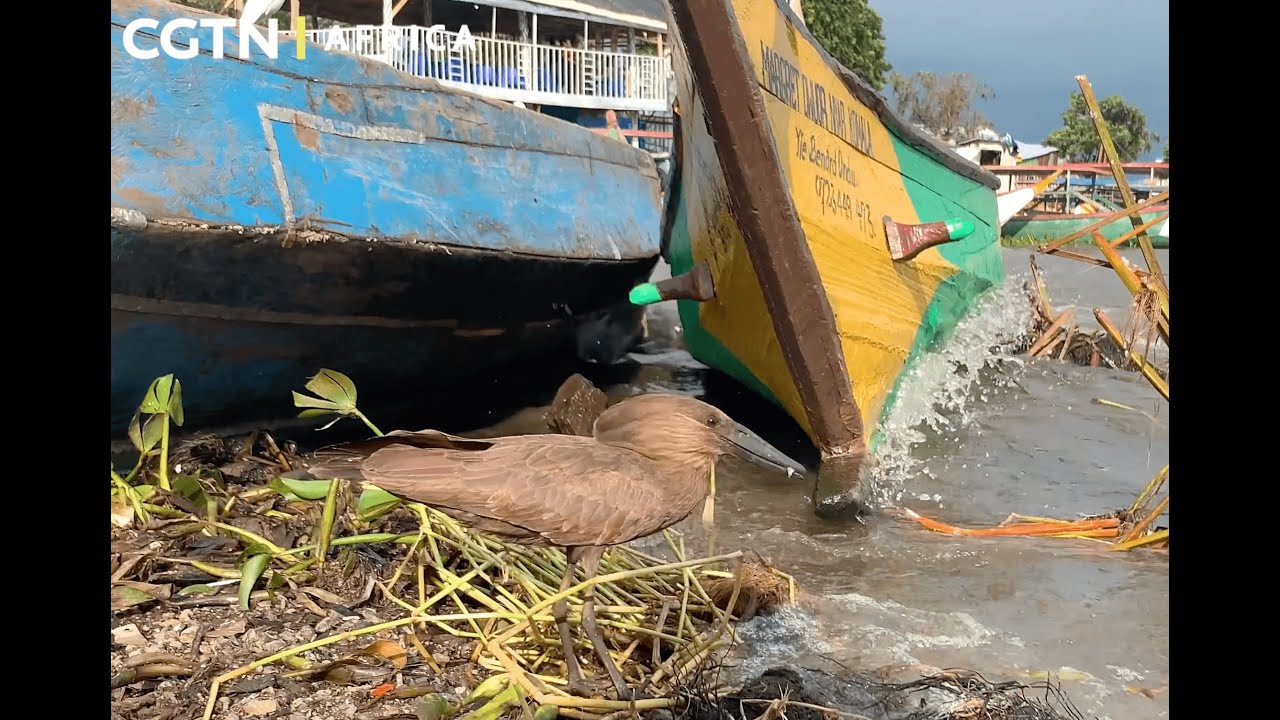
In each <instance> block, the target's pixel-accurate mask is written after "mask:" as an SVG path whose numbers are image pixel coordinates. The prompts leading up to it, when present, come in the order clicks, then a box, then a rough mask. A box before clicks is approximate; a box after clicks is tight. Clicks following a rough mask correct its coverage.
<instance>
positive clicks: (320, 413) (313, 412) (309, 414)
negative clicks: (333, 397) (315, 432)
mask: <svg viewBox="0 0 1280 720" xmlns="http://www.w3.org/2000/svg"><path fill="white" fill-rule="evenodd" d="M293 395H294V398H293V403H294V405H296V406H298V407H302V406H301V405H298V398H303V399H305V400H309V398H307V396H306V395H299V394H298V393H296V392H295V393H294V394H293ZM320 402H326V401H324V400H321V401H320ZM332 414H333V411H332V410H320V409H318V408H311V409H309V410H303V411H302V412H300V413H298V417H300V418H313V417H324V416H325V415H332Z"/></svg>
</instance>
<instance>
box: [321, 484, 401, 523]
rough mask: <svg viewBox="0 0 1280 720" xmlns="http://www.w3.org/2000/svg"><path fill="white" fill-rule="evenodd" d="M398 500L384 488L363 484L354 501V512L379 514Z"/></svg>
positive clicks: (363, 514)
mask: <svg viewBox="0 0 1280 720" xmlns="http://www.w3.org/2000/svg"><path fill="white" fill-rule="evenodd" d="M326 485H327V483H326ZM398 502H400V498H398V497H396V496H395V495H392V494H391V493H389V492H387V491H386V490H383V489H382V488H380V487H375V486H373V485H365V488H364V491H363V492H361V493H360V499H359V500H357V501H356V512H357V513H358V514H359V515H361V516H369V515H381V514H382V513H383V512H386V511H387V510H390V509H391V508H392V507H394V506H395V504H396V503H398Z"/></svg>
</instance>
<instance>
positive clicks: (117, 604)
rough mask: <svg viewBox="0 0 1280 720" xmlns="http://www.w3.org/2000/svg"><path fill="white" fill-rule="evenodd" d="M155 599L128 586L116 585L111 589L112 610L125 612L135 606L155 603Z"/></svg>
mask: <svg viewBox="0 0 1280 720" xmlns="http://www.w3.org/2000/svg"><path fill="white" fill-rule="evenodd" d="M155 600H156V599H155V598H154V597H152V596H151V595H148V594H147V593H144V592H142V591H141V590H138V589H136V588H131V587H129V586H127V585H116V586H115V587H113V588H111V609H112V610H125V609H127V608H131V607H133V606H135V605H142V604H143V603H149V602H155Z"/></svg>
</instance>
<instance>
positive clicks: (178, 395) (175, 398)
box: [167, 378, 185, 427]
mask: <svg viewBox="0 0 1280 720" xmlns="http://www.w3.org/2000/svg"><path fill="white" fill-rule="evenodd" d="M167 407H168V413H169V417H171V418H173V424H175V425H177V426H179V427H181V426H182V421H183V420H184V419H185V418H184V416H183V414H182V381H180V380H178V379H176V378H175V379H174V381H173V392H172V393H171V394H170V395H169V404H168V406H167Z"/></svg>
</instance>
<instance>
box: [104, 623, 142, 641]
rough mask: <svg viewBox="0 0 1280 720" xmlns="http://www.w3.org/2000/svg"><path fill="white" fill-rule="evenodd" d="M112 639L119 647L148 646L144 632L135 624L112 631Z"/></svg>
mask: <svg viewBox="0 0 1280 720" xmlns="http://www.w3.org/2000/svg"><path fill="white" fill-rule="evenodd" d="M111 639H112V640H114V641H115V643H116V644H117V645H146V644H147V639H146V638H145V637H143V635H142V631H141V630H139V629H138V626H137V625H136V624H134V623H129V624H128V625H121V626H120V627H118V628H114V629H113V630H112V631H111Z"/></svg>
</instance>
